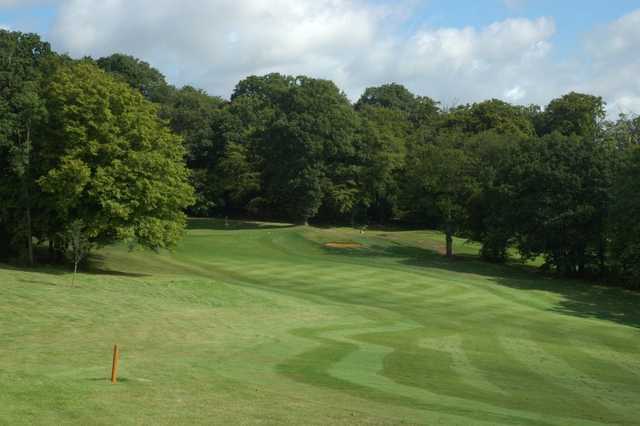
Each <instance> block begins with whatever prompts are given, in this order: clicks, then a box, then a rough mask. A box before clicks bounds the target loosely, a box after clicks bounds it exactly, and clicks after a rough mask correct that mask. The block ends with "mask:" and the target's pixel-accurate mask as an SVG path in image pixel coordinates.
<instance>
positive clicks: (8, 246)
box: [0, 31, 193, 264]
mask: <svg viewBox="0 0 640 426" xmlns="http://www.w3.org/2000/svg"><path fill="white" fill-rule="evenodd" d="M0 50H1V54H0V58H1V60H0V91H1V94H2V96H1V97H0V111H1V115H0V117H1V119H0V195H1V197H2V198H1V200H2V202H1V203H0V237H2V239H1V240H0V255H3V256H4V257H21V258H23V259H25V260H26V261H27V262H28V263H30V264H33V263H34V262H35V261H36V260H37V256H36V255H35V254H34V252H35V251H36V250H35V249H36V248H37V246H38V245H43V244H46V245H47V246H48V248H49V251H48V253H49V257H50V258H54V259H56V258H57V259H62V258H64V256H65V255H68V254H69V253H68V252H69V251H76V252H77V249H78V244H73V242H74V241H75V242H78V241H83V242H85V243H86V244H85V243H83V244H84V246H86V247H89V246H91V245H96V244H105V243H110V242H114V241H127V242H128V243H129V244H131V245H132V246H134V245H141V246H145V247H149V248H152V249H158V248H163V247H170V246H172V245H173V244H175V243H176V242H177V240H178V238H179V237H180V236H181V234H182V231H183V230H184V226H185V222H186V216H185V213H184V209H185V208H186V207H188V206H189V205H190V204H192V202H193V189H192V187H191V185H190V184H189V171H188V169H187V168H186V166H185V163H184V157H185V150H184V148H183V146H182V143H181V139H180V137H179V136H177V135H175V134H174V133H173V132H171V130H170V129H169V128H168V126H167V125H166V123H165V122H164V121H163V120H161V119H160V118H159V116H158V111H159V108H158V106H157V105H155V104H153V103H152V102H149V101H148V100H145V98H144V97H143V95H142V94H141V93H140V92H139V91H137V90H133V89H132V88H131V87H130V86H129V85H128V84H127V83H125V82H122V81H121V79H120V78H115V77H114V76H112V75H110V74H108V73H106V72H104V71H102V70H101V69H99V68H98V67H97V66H95V65H94V64H92V63H91V61H86V60H85V61H72V60H70V59H68V58H64V57H60V56H58V55H56V54H55V53H54V52H52V51H51V49H50V48H49V45H48V44H47V43H45V42H43V41H41V40H40V39H39V37H38V36H36V35H31V34H28V35H25V34H21V33H15V32H7V31H0ZM71 234H73V235H74V236H75V238H68V236H69V235H71ZM34 246H36V247H34ZM75 258H76V259H77V253H76V256H75ZM76 263H77V262H76Z"/></svg>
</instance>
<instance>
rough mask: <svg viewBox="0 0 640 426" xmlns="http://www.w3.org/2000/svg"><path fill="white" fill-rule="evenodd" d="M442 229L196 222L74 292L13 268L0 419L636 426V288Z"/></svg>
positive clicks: (121, 251) (97, 266)
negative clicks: (479, 255)
mask: <svg viewBox="0 0 640 426" xmlns="http://www.w3.org/2000/svg"><path fill="white" fill-rule="evenodd" d="M442 240H443V238H442V236H441V235H440V234H438V233H436V232H417V231H393V232H391V231H375V230H370V231H367V232H366V233H365V234H360V232H359V231H358V230H351V229H346V228H340V229H336V228H332V229H316V228H301V227H288V226H284V227H283V226H279V225H277V224H261V223H240V222H231V223H230V224H229V226H225V225H224V222H223V221H220V222H218V221H205V220H200V221H194V222H193V223H192V230H191V231H190V232H189V234H188V236H187V238H186V239H185V240H184V241H183V243H182V244H181V245H180V247H179V249H178V250H177V251H175V252H174V253H161V254H159V255H156V254H152V253H148V252H133V253H130V252H128V251H127V250H126V249H125V248H123V247H110V248H107V249H105V250H102V251H101V252H100V253H98V255H99V256H97V257H96V258H95V259H94V263H93V264H92V265H91V268H90V272H86V269H85V273H82V274H81V275H80V276H79V279H78V281H77V283H76V286H75V287H72V286H71V276H70V274H69V273H67V272H66V271H62V270H60V269H47V268H43V269H36V270H30V271H26V270H19V269H15V268H12V267H9V266H6V265H4V266H3V265H0V384H1V387H0V424H11V425H15V424H123V425H126V424H194V423H199V424H256V423H261V424H318V425H326V424H400V423H407V424H459V425H470V424H474V425H475V424H490V425H495V424H513V425H595V424H639V423H640V421H639V417H638V413H640V401H639V400H638V395H639V394H640V339H639V337H640V312H639V311H640V297H639V296H638V295H637V294H634V293H626V292H624V291H621V290H614V289H607V288H604V287H598V286H590V285H586V284H582V283H579V282H564V281H559V280H553V279H549V278H546V277H543V276H541V275H539V274H537V273H534V272H532V271H530V270H528V269H527V268H525V267H513V266H512V267H503V266H496V265H490V264H485V263H482V262H479V261H477V260H476V259H475V258H474V255H475V253H476V252H477V247H475V246H473V245H468V244H464V243H463V242H462V241H458V240H456V249H457V251H458V252H459V253H461V256H460V257H459V258H458V259H457V260H453V261H448V260H446V259H444V258H443V257H442V256H441V255H439V254H438V251H439V250H440V247H441V245H442ZM335 241H349V242H353V243H357V244H361V245H362V247H361V248H358V249H343V248H331V247H326V246H325V244H326V243H328V242H335ZM116 342H117V343H118V344H119V345H120V346H121V348H122V364H121V373H120V375H121V382H120V383H119V384H118V385H110V384H109V382H108V380H107V378H108V376H109V372H110V361H111V352H110V351H111V348H112V345H113V343H116Z"/></svg>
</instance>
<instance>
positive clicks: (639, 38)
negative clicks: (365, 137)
mask: <svg viewBox="0 0 640 426" xmlns="http://www.w3.org/2000/svg"><path fill="white" fill-rule="evenodd" d="M0 26H2V27H8V28H10V29H12V30H19V31H25V32H31V31H33V32H38V33H40V34H42V35H43V36H44V37H45V38H46V39H48V40H50V41H51V42H52V44H53V46H54V48H56V49H57V50H59V51H63V52H68V53H70V54H71V55H72V56H83V55H92V56H103V55H107V54H110V53H113V52H123V53H128V54H132V55H135V56H137V57H140V58H142V59H144V60H146V61H148V62H150V63H151V64H152V65H154V66H155V67H157V68H158V69H160V71H162V72H163V73H165V74H166V75H167V77H168V79H169V80H170V81H171V82H172V83H174V84H176V85H182V84H191V85H195V86H198V87H202V88H204V89H206V90H207V91H209V92H210V93H212V94H217V95H221V96H229V94H230V92H231V91H232V89H233V86H234V84H235V83H236V82H237V81H238V80H239V79H241V78H243V77H245V76H247V75H250V74H261V73H265V72H272V71H279V72H284V73H290V74H307V75H311V76H316V77H321V78H329V79H332V80H333V81H335V82H336V84H338V86H340V87H341V88H342V89H343V90H345V92H346V93H347V94H348V95H349V97H351V98H352V99H357V97H358V96H359V94H360V93H362V90H364V88H366V87H367V86H370V85H376V84H381V83H384V82H390V81H395V82H398V83H402V84H405V85H406V86H407V87H409V88H410V89H411V90H412V91H414V92H416V93H419V94H423V95H428V96H432V97H434V98H436V99H439V100H441V101H443V103H448V104H453V103H461V102H473V101H477V100H481V99H486V98H490V97H496V98H501V99H505V100H508V101H512V102H516V103H531V102H534V103H540V104H544V103H545V102H548V101H549V100H550V99H551V98H553V97H557V96H559V95H561V94H562V93H564V92H567V91H570V90H580V91H589V92H592V93H595V94H598V95H601V96H603V97H604V98H605V99H606V100H607V102H608V103H609V105H610V110H611V111H614V112H613V113H617V112H621V111H625V112H630V111H632V110H633V111H636V110H640V86H639V83H636V82H635V81H636V79H635V76H636V75H638V73H640V62H639V61H638V60H636V59H634V58H635V57H636V56H638V55H637V52H638V51H640V50H639V49H638V47H640V1H638V0H635V1H634V0H611V1H595V0H582V1H577V0H563V1H561V0H556V1H552V0H477V1H472V0H458V1H453V0H449V1H446V0H424V1H417V0H399V1H394V2H390V1H387V0H269V1H265V0H235V1H228V0H208V1H205V0H191V1H187V0H185V1H183V2H176V1H173V0H110V1H108V2H107V1H98V0H0Z"/></svg>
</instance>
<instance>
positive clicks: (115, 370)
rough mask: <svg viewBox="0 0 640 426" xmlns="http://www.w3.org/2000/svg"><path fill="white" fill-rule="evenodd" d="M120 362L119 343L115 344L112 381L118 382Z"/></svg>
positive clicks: (113, 382)
mask: <svg viewBox="0 0 640 426" xmlns="http://www.w3.org/2000/svg"><path fill="white" fill-rule="evenodd" d="M119 364H120V351H119V350H118V345H113V363H112V364H111V383H112V384H114V385H115V384H116V383H118V365H119Z"/></svg>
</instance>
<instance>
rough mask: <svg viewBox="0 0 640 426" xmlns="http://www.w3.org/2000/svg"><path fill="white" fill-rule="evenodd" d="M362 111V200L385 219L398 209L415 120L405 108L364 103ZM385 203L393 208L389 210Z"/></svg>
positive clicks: (380, 219)
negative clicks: (398, 108)
mask: <svg viewBox="0 0 640 426" xmlns="http://www.w3.org/2000/svg"><path fill="white" fill-rule="evenodd" d="M359 115H360V118H361V131H360V135H359V144H360V145H359V146H358V154H359V155H358V158H359V163H360V165H361V167H360V170H359V173H358V183H359V194H360V199H359V203H360V204H361V205H362V206H364V207H365V208H369V207H373V210H374V211H375V213H377V214H376V219H377V220H378V221H380V222H383V221H384V220H385V219H387V218H388V217H387V216H388V215H389V214H390V213H392V212H393V211H397V210H398V195H399V192H400V179H401V174H402V171H403V170H404V166H405V158H406V155H407V143H408V140H409V138H410V137H411V130H412V124H411V122H410V120H409V117H408V116H407V114H406V113H404V112H403V111H401V110H397V109H390V108H386V107H380V106H372V105H364V106H363V107H361V108H360V110H359ZM385 207H387V208H389V209H390V210H391V212H388V211H385Z"/></svg>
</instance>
